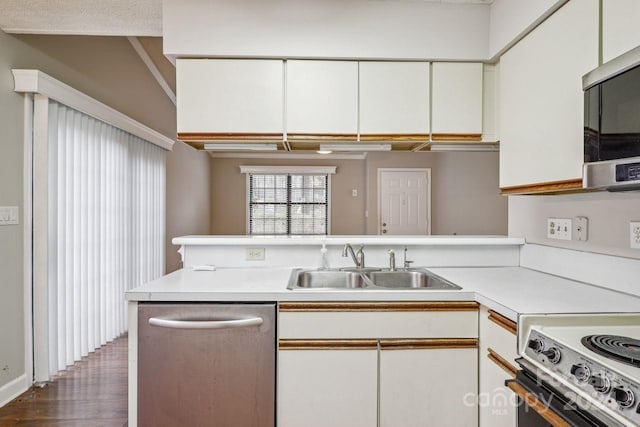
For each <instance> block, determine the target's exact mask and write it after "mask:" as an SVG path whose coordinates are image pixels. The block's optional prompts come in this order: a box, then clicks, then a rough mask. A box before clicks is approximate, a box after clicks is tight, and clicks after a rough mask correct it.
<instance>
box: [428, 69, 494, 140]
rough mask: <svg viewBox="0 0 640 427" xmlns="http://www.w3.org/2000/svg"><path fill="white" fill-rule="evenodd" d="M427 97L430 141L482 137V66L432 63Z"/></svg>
mask: <svg viewBox="0 0 640 427" xmlns="http://www.w3.org/2000/svg"><path fill="white" fill-rule="evenodd" d="M431 96H432V98H431V108H432V112H431V117H432V124H431V132H432V133H433V139H434V140H438V139H457V138H464V139H477V140H479V139H480V137H481V134H482V64H480V63H459V62H435V63H434V64H433V93H432V95H431Z"/></svg>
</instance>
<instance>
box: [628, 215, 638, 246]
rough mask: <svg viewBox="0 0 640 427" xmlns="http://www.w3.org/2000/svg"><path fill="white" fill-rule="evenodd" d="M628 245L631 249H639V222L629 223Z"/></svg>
mask: <svg viewBox="0 0 640 427" xmlns="http://www.w3.org/2000/svg"><path fill="white" fill-rule="evenodd" d="M629 244H630V246H631V249H640V221H631V222H630V223H629Z"/></svg>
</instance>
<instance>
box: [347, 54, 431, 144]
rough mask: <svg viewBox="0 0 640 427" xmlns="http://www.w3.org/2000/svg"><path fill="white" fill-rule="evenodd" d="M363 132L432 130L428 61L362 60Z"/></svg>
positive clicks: (364, 136) (418, 132)
mask: <svg viewBox="0 0 640 427" xmlns="http://www.w3.org/2000/svg"><path fill="white" fill-rule="evenodd" d="M359 80H360V81H359V84H360V135H361V139H363V140H366V139H368V138H367V137H368V136H369V137H372V136H373V135H378V136H381V135H396V136H400V137H401V136H402V135H416V136H418V135H420V136H423V137H424V138H425V139H427V138H428V134H429V63H427V62H360V79H359Z"/></svg>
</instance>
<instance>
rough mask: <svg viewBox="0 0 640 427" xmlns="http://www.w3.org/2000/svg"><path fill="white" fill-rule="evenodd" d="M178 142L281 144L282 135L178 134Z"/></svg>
mask: <svg viewBox="0 0 640 427" xmlns="http://www.w3.org/2000/svg"><path fill="white" fill-rule="evenodd" d="M178 139H179V140H180V141H184V142H189V141H238V142H244V141H275V142H282V140H283V139H284V136H283V134H282V133H237V132H226V133H225V132H218V133H215V132H179V133H178Z"/></svg>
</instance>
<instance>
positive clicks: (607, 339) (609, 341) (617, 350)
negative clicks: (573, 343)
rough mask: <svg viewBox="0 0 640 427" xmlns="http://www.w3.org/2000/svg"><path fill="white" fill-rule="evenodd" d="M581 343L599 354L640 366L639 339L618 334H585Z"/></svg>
mask: <svg viewBox="0 0 640 427" xmlns="http://www.w3.org/2000/svg"><path fill="white" fill-rule="evenodd" d="M582 344H583V345H584V346H585V347H587V348H588V349H589V350H591V351H593V352H595V353H598V354H599V355H601V356H604V357H606V358H609V359H613V360H617V361H618V362H622V363H626V364H627V365H631V366H635V367H637V368H640V340H637V339H635V338H630V337H622V336H619V335H587V336H586V337H583V338H582Z"/></svg>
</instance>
